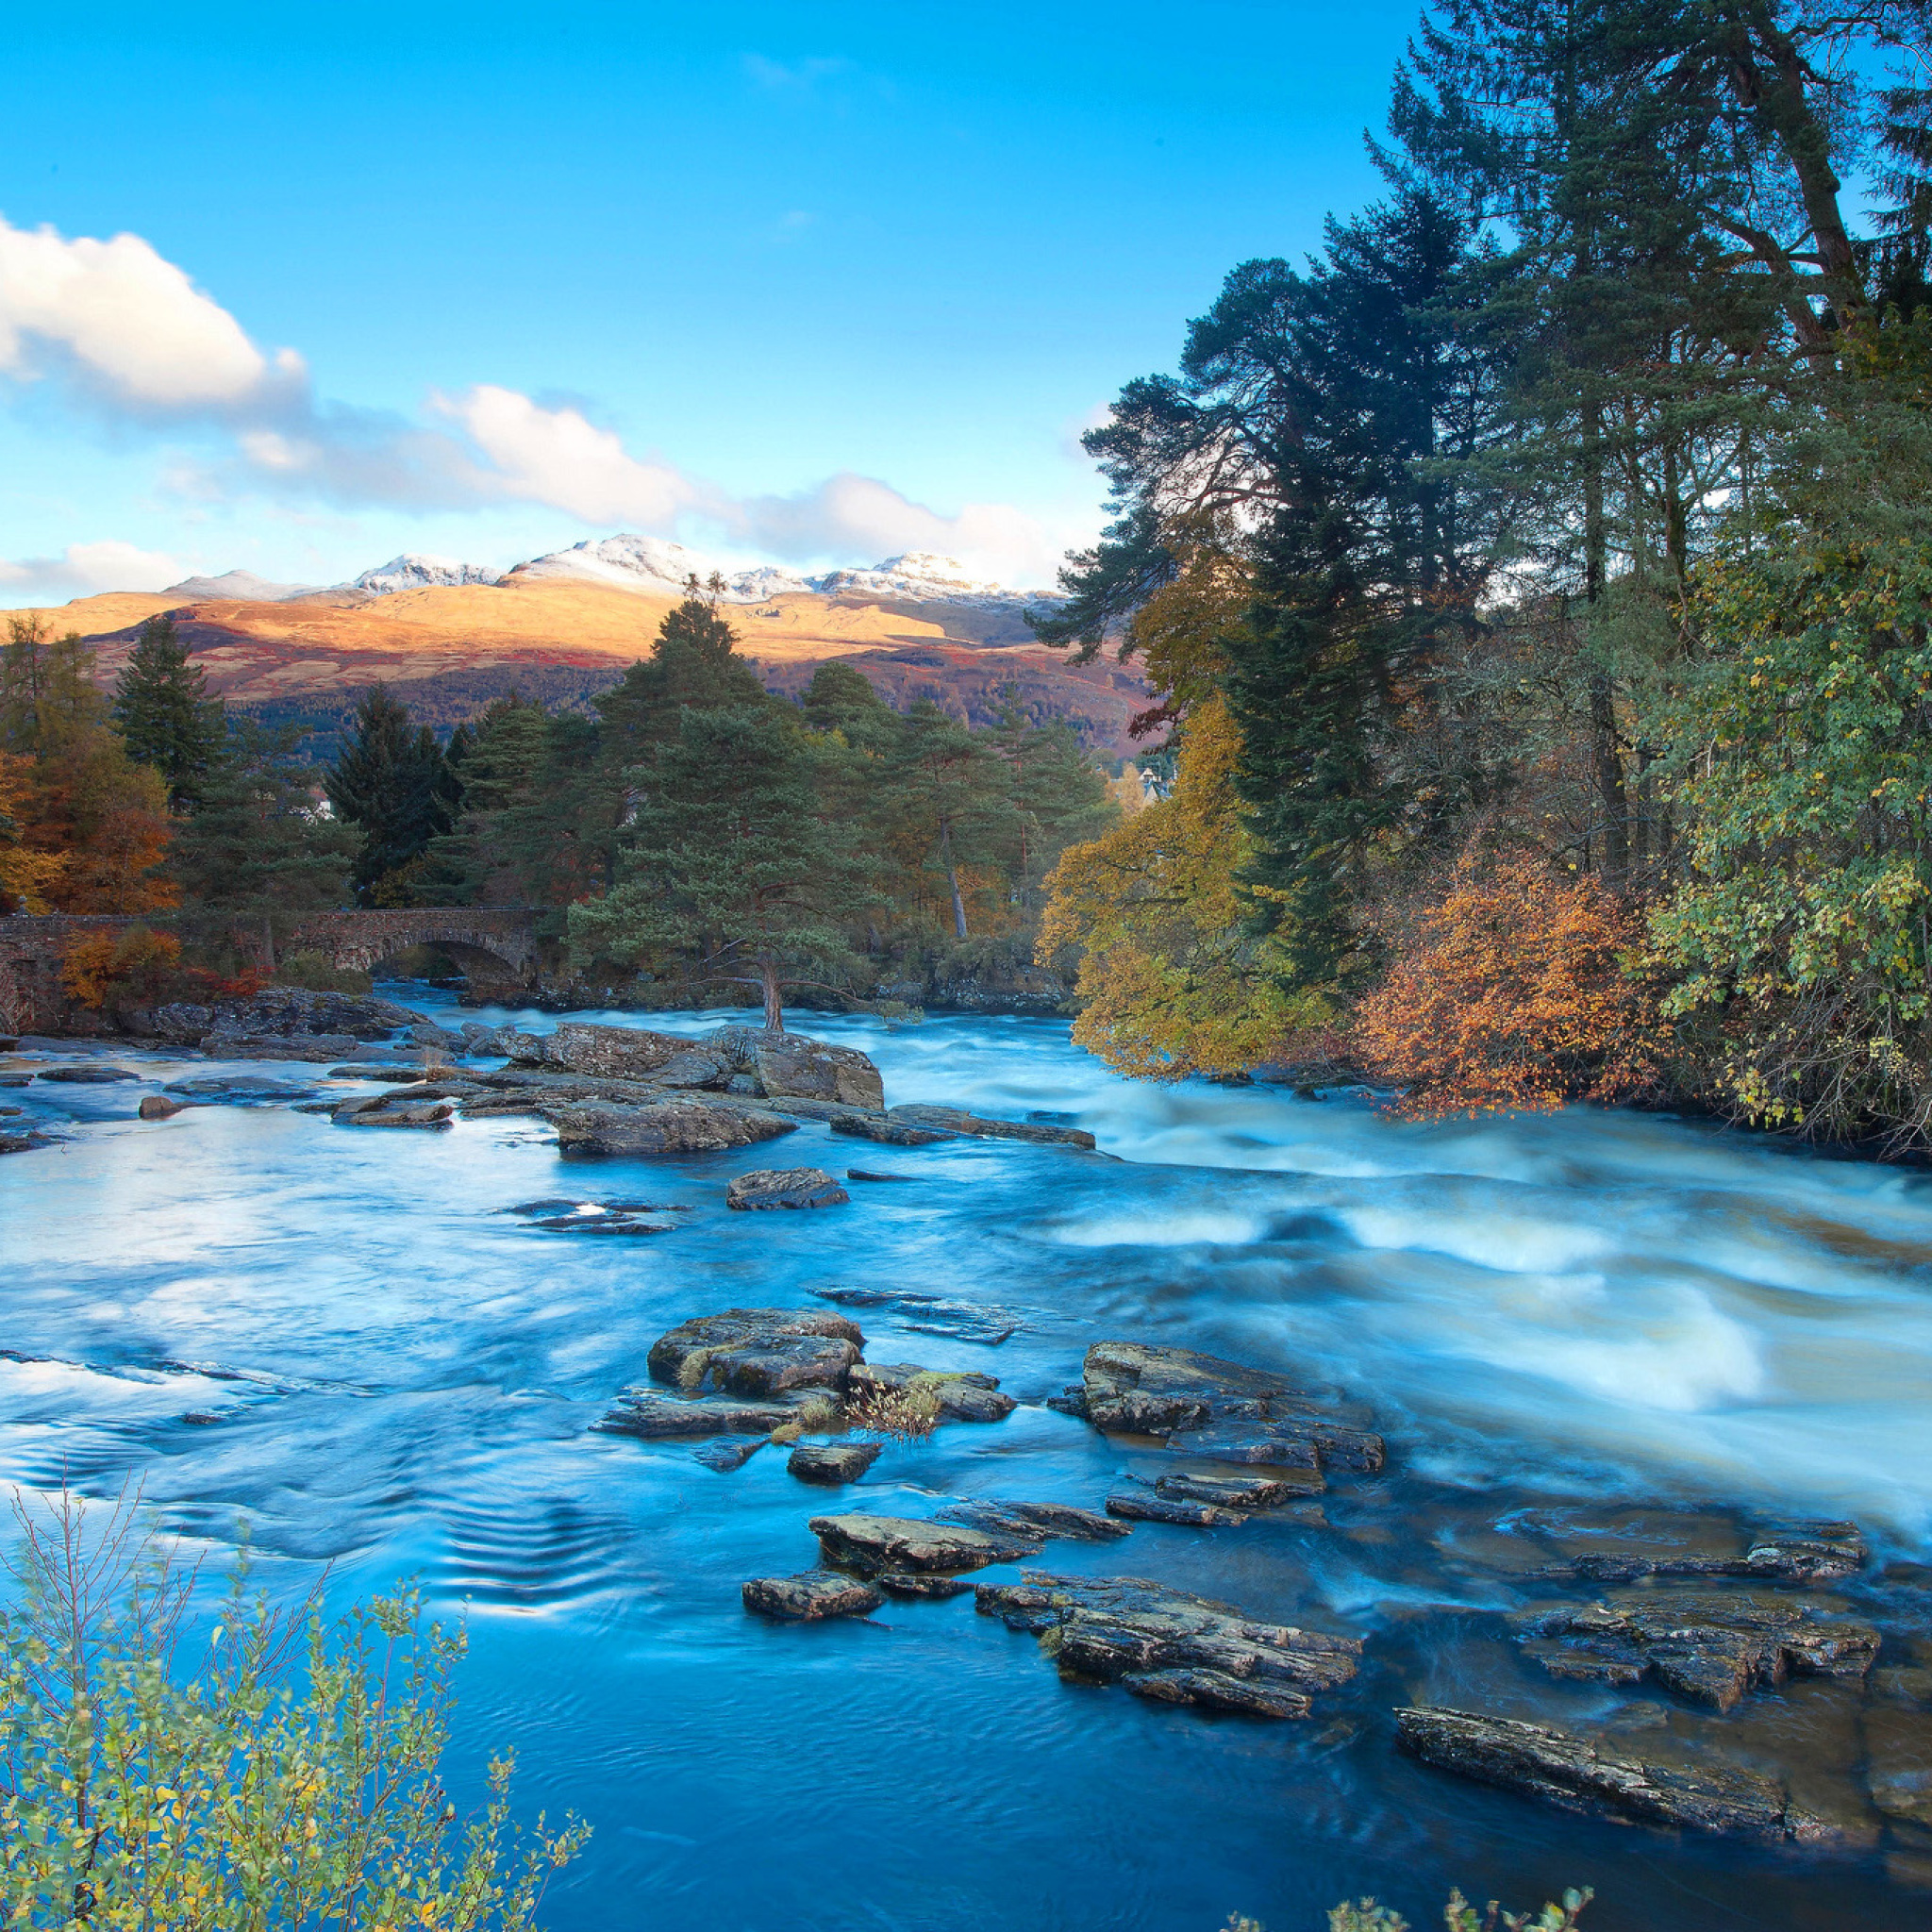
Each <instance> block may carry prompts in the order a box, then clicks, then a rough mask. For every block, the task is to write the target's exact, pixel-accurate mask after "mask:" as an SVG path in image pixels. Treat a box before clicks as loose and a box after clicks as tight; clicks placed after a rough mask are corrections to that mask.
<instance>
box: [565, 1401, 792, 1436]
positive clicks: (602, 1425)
mask: <svg viewBox="0 0 1932 1932" xmlns="http://www.w3.org/2000/svg"><path fill="white" fill-rule="evenodd" d="M797 1420H798V1405H797V1404H796V1403H792V1402H744V1401H738V1400H735V1399H734V1398H732V1397H730V1396H728V1395H698V1396H680V1395H667V1394H665V1393H664V1392H662V1391H659V1390H657V1389H626V1390H625V1391H624V1393H623V1394H622V1395H620V1396H619V1397H618V1400H617V1406H616V1407H614V1408H613V1409H611V1411H610V1412H609V1414H608V1415H606V1416H604V1417H603V1418H601V1419H600V1420H599V1421H598V1422H596V1423H594V1424H591V1426H592V1427H593V1428H597V1429H601V1430H603V1431H604V1432H605V1433H606V1434H608V1435H613V1436H641V1437H643V1438H644V1439H645V1440H647V1441H656V1440H658V1439H659V1438H662V1437H678V1436H741V1435H752V1436H758V1437H765V1436H769V1435H770V1434H771V1433H772V1431H773V1430H774V1429H780V1428H783V1427H784V1426H785V1425H786V1424H788V1423H795V1422H796V1421H797Z"/></svg>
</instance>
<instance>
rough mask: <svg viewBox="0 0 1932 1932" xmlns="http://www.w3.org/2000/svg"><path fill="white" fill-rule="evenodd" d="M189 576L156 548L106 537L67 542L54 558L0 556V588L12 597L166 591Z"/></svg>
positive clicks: (173, 560)
mask: <svg viewBox="0 0 1932 1932" xmlns="http://www.w3.org/2000/svg"><path fill="white" fill-rule="evenodd" d="M185 575H187V572H186V570H184V569H183V567H182V566H181V564H180V563H179V562H177V561H176V560H175V558H172V557H169V556H168V555H167V554H166V553H165V552H163V551H159V550H142V549H141V548H139V547H138V546H137V545H135V544H133V543H123V542H122V541H120V540H119V539H117V538H108V539H105V540H103V541H100V542H98V543H70V544H69V545H68V546H67V548H66V550H65V551H63V552H62V553H61V555H60V556H58V557H23V558H18V559H16V560H14V561H11V562H9V561H8V559H6V558H0V590H4V591H6V592H7V594H8V596H11V597H22V596H25V597H36V596H41V595H46V596H49V597H53V596H59V597H63V598H64V597H75V596H87V595H89V594H91V593H92V592H93V591H164V590H166V589H167V587H168V586H169V585H170V584H173V583H178V582H179V581H180V580H181V578H182V577H184V576H185Z"/></svg>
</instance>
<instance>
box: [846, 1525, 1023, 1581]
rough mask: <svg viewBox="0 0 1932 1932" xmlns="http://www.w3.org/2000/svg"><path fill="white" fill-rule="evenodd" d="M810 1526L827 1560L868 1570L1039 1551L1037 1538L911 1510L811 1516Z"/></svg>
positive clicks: (930, 1566) (973, 1566)
mask: <svg viewBox="0 0 1932 1932" xmlns="http://www.w3.org/2000/svg"><path fill="white" fill-rule="evenodd" d="M808 1528H809V1529H810V1530H811V1533H812V1534H813V1535H814V1536H815V1537H817V1538H818V1540H819V1546H820V1548H821V1549H823V1550H824V1553H825V1558H826V1560H827V1561H828V1562H832V1563H837V1564H840V1565H841V1566H842V1567H844V1568H846V1569H851V1570H857V1571H859V1572H860V1573H862V1574H867V1575H870V1574H874V1573H876V1572H880V1571H901V1570H909V1571H913V1572H915V1573H924V1572H927V1571H941V1572H947V1573H957V1572H958V1571H961V1570H983V1569H984V1568H985V1567H986V1566H987V1565H988V1564H989V1563H1012V1562H1017V1561H1018V1560H1019V1559H1020V1558H1021V1557H1036V1556H1038V1555H1039V1554H1040V1543H1039V1541H1038V1540H1037V1539H1036V1540H1030V1541H1028V1540H1023V1539H1021V1538H1018V1537H1011V1536H995V1535H993V1534H992V1533H991V1531H988V1530H982V1529H973V1528H969V1527H968V1526H966V1525H965V1524H950V1523H940V1522H935V1521H931V1520H921V1519H919V1518H915V1517H910V1516H856V1515H855V1516H814V1517H813V1518H812V1519H811V1522H810V1524H808Z"/></svg>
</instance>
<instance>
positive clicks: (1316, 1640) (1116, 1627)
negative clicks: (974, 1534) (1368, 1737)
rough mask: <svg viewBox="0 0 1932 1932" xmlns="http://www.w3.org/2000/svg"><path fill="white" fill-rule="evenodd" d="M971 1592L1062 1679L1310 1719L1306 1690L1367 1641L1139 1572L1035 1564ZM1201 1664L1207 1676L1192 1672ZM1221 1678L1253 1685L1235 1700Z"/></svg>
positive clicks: (1345, 1672)
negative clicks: (1280, 1619)
mask: <svg viewBox="0 0 1932 1932" xmlns="http://www.w3.org/2000/svg"><path fill="white" fill-rule="evenodd" d="M975 1598H976V1607H977V1608H978V1610H979V1612H980V1613H981V1615H983V1616H996V1617H998V1618H1000V1619H1001V1620H1002V1622H1004V1623H1005V1624H1006V1625H1007V1627H1008V1629H1010V1630H1021V1631H1026V1632H1030V1633H1031V1634H1032V1635H1034V1636H1037V1637H1038V1638H1039V1639H1040V1640H1041V1648H1042V1649H1043V1650H1044V1651H1045V1652H1046V1654H1047V1655H1048V1656H1049V1657H1052V1658H1053V1659H1054V1661H1055V1663H1056V1665H1057V1666H1058V1669H1059V1672H1060V1674H1061V1675H1062V1676H1064V1677H1070V1678H1077V1679H1086V1680H1091V1681H1093V1682H1097V1683H1104V1684H1114V1683H1124V1684H1126V1685H1127V1686H1128V1688H1129V1689H1132V1690H1138V1691H1141V1695H1143V1696H1152V1697H1155V1698H1157V1699H1159V1700H1161V1701H1163V1702H1166V1703H1171V1704H1193V1705H1197V1706H1199V1707H1202V1708H1206V1709H1219V1710H1227V1709H1244V1710H1250V1711H1251V1712H1252V1713H1253V1714H1255V1715H1257V1716H1272V1717H1306V1716H1307V1714H1308V1708H1309V1706H1308V1701H1307V1700H1308V1696H1309V1693H1311V1692H1314V1691H1324V1690H1331V1689H1333V1688H1334V1687H1335V1686H1337V1685H1340V1684H1344V1683H1346V1682H1348V1680H1349V1679H1350V1678H1352V1677H1353V1676H1354V1675H1355V1674H1356V1672H1357V1668H1358V1665H1359V1659H1360V1656H1361V1649H1362V1644H1361V1640H1360V1639H1359V1638H1356V1637H1334V1636H1329V1635H1327V1634H1325V1633H1324V1632H1321V1631H1314V1630H1303V1629H1300V1628H1298V1627H1296V1626H1295V1625H1293V1624H1269V1623H1264V1622H1262V1621H1260V1620H1258V1619H1256V1618H1252V1617H1249V1616H1248V1615H1246V1613H1245V1612H1243V1611H1241V1610H1240V1609H1238V1608H1236V1607H1235V1606H1233V1605H1232V1604H1224V1603H1217V1602H1216V1601H1214V1600H1213V1599H1212V1598H1210V1597H1200V1596H1194V1595H1192V1594H1191V1593H1190V1592H1188V1591H1179V1590H1170V1589H1169V1588H1168V1587H1167V1586H1166V1585H1165V1584H1159V1583H1152V1582H1149V1581H1148V1580H1147V1579H1146V1578H1144V1577H1139V1576H1112V1577H1092V1576H1057V1575H1051V1574H1046V1573H1043V1572H1039V1571H1029V1572H1028V1573H1027V1574H1026V1576H1025V1578H1024V1581H1023V1582H1020V1583H1017V1584H1012V1583H983V1584H981V1585H980V1586H979V1587H978V1589H977V1591H975ZM1196 1672H1199V1673H1206V1674H1207V1675H1206V1676H1204V1677H1202V1678H1199V1679H1192V1678H1191V1675H1190V1674H1192V1673H1196ZM1156 1679H1158V1685H1157V1686H1156V1687H1155V1688H1153V1689H1145V1688H1143V1686H1144V1685H1146V1684H1147V1683H1148V1682H1149V1681H1151V1680H1156ZM1224 1680H1233V1681H1235V1682H1237V1683H1240V1684H1243V1685H1249V1686H1253V1687H1257V1691H1256V1692H1255V1693H1254V1694H1252V1695H1247V1696H1245V1697H1243V1698H1242V1700H1241V1701H1239V1702H1236V1701H1230V1700H1231V1699H1232V1698H1233V1696H1234V1693H1231V1692H1229V1691H1227V1689H1226V1685H1225V1682H1224Z"/></svg>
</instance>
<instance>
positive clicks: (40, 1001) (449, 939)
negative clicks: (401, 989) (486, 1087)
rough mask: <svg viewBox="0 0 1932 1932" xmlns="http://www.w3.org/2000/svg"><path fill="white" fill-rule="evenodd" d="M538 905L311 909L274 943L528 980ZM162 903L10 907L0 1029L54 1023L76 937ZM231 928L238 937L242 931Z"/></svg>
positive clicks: (163, 922)
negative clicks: (112, 908) (120, 912)
mask: <svg viewBox="0 0 1932 1932" xmlns="http://www.w3.org/2000/svg"><path fill="white" fill-rule="evenodd" d="M536 922H537V914H536V911H535V910H534V909H533V908H528V907H522V906H452V907H434V906H425V907H409V908H393V909H383V910H378V911H374V912H313V913H310V914H309V915H308V917H307V918H306V919H304V920H302V921H301V922H300V923H299V924H297V925H295V926H294V927H293V928H291V930H290V931H288V932H287V933H285V934H284V935H283V936H282V938H281V940H280V942H279V945H278V947H277V951H278V953H279V954H280V956H281V957H283V958H286V957H287V956H288V955H289V954H291V953H294V952H314V953H323V954H325V955H326V956H327V957H328V958H329V959H330V960H331V962H332V963H333V964H335V965H336V966H338V967H341V968H342V969H344V970H346V971H354V972H360V973H373V972H375V969H376V968H377V967H379V966H380V965H381V964H382V963H383V962H384V961H385V960H386V959H393V958H395V957H396V956H397V955H398V954H400V953H406V952H408V951H409V949H410V948H411V947H413V946H435V947H436V948H437V949H438V950H439V951H441V952H444V953H447V954H448V955H449V956H450V958H452V959H454V960H455V961H456V963H457V964H458V966H460V967H461V968H462V970H463V971H464V973H466V974H468V975H469V976H470V978H471V979H472V980H473V981H474V982H475V983H476V984H478V985H479V986H491V987H505V988H509V987H520V986H527V985H529V984H530V983H532V982H533V981H534V980H535V979H536V977H537V969H538V964H539V958H540V953H541V948H540V945H539V941H538V938H537V923H536ZM174 923H175V922H173V921H172V920H171V919H170V918H169V916H168V915H167V914H166V913H151V914H149V915H147V916H146V917H145V918H141V919H132V918H119V917H111V916H108V915H107V914H101V915H92V914H69V913H47V914H43V915H40V916H35V915H33V914H28V913H15V914H13V915H11V916H9V917H7V918H0V1032H8V1033H34V1032H42V1031H47V1030H51V1029H53V1028H55V1027H57V1026H58V1025H59V1024H60V1023H61V1016H62V1009H63V1008H64V1007H65V1006H66V1005H67V1004H68V1002H67V999H66V995H65V994H64V992H63V991H62V990H61V986H60V966H61V962H62V960H63V959H64V958H66V955H67V950H68V948H69V947H70V946H72V945H73V944H74V943H75V941H76V940H81V939H88V938H91V937H92V936H93V935H95V934H113V933H120V932H125V931H126V930H127V928H128V927H130V926H134V925H145V926H147V927H149V928H151V929H153V930H158V931H163V932H165V931H166V930H168V928H169V926H170V925H171V924H174ZM237 937H238V938H242V939H243V940H244V942H245V940H246V937H247V936H245V935H242V934H238V935H237Z"/></svg>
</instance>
